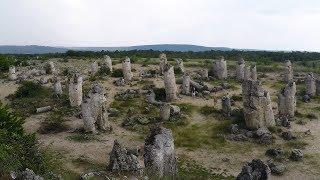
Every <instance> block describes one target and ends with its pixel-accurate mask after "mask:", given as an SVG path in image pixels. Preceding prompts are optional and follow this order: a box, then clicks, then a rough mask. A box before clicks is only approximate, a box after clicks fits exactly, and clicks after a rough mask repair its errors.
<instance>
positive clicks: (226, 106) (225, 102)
mask: <svg viewBox="0 0 320 180" xmlns="http://www.w3.org/2000/svg"><path fill="white" fill-rule="evenodd" d="M221 105H222V112H223V114H225V115H226V116H230V115H231V101H230V98H229V97H228V96H223V97H222V99H221Z"/></svg>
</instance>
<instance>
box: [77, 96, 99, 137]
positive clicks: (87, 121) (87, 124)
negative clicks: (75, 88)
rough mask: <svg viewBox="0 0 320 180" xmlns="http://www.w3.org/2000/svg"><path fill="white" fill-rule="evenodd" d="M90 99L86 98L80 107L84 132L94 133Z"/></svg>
mask: <svg viewBox="0 0 320 180" xmlns="http://www.w3.org/2000/svg"><path fill="white" fill-rule="evenodd" d="M91 108H92V107H91V99H90V98H89V97H86V98H85V99H84V101H83V103H82V105H81V113H82V120H83V125H84V130H85V131H86V132H92V133H96V132H97V131H96V127H95V119H94V118H93V116H92V109H91Z"/></svg>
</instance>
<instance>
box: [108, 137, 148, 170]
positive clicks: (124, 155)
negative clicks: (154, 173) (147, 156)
mask: <svg viewBox="0 0 320 180" xmlns="http://www.w3.org/2000/svg"><path fill="white" fill-rule="evenodd" d="M141 168H142V167H141V165H140V164H139V159H138V157H137V156H136V155H134V154H133V153H132V152H130V151H128V150H127V149H126V148H124V147H122V146H121V144H120V143H119V142H118V141H117V140H114V144H113V148H112V151H111V153H110V159H109V165H108V169H109V170H110V171H112V172H136V171H139V170H140V169H141Z"/></svg>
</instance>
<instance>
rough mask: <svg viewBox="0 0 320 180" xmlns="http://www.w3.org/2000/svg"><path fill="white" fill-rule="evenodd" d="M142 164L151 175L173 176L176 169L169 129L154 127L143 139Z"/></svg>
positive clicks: (158, 176)
mask: <svg viewBox="0 0 320 180" xmlns="http://www.w3.org/2000/svg"><path fill="white" fill-rule="evenodd" d="M143 157H144V164H145V168H146V172H147V174H149V175H151V176H152V177H156V178H161V177H166V178H169V177H175V176H176V174H177V171H178V168H177V158H176V155H175V150H174V139H173V136H172V133H171V130H169V129H166V128H163V127H155V128H153V129H151V130H150V134H149V136H148V137H147V138H146V139H145V146H144V155H143Z"/></svg>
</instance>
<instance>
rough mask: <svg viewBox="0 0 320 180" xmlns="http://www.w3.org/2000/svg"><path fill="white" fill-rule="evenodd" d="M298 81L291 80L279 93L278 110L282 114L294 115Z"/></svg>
mask: <svg viewBox="0 0 320 180" xmlns="http://www.w3.org/2000/svg"><path fill="white" fill-rule="evenodd" d="M296 92H297V90H296V83H295V82H290V83H288V84H287V85H286V87H284V88H283V89H282V90H281V92H280V94H279V95H278V111H279V115H281V116H288V117H294V112H295V109H296Z"/></svg>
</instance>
